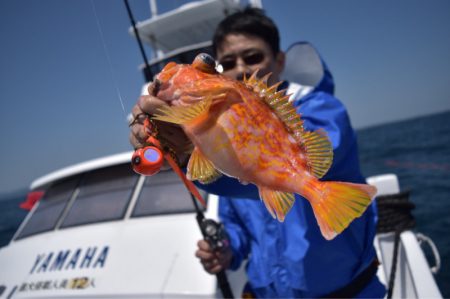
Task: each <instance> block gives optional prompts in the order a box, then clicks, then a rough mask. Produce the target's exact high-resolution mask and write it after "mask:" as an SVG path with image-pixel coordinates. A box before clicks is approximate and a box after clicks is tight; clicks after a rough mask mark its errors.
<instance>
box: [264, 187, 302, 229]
mask: <svg viewBox="0 0 450 299" xmlns="http://www.w3.org/2000/svg"><path fill="white" fill-rule="evenodd" d="M258 189H259V196H260V197H261V200H262V201H263V202H264V204H265V206H266V208H267V210H268V211H269V212H270V214H271V215H272V217H273V218H274V219H278V221H280V222H283V221H284V217H285V216H286V214H287V213H288V212H289V210H290V209H291V208H292V206H293V205H294V202H295V197H294V194H293V193H288V192H281V191H275V190H272V189H269V188H265V187H258Z"/></svg>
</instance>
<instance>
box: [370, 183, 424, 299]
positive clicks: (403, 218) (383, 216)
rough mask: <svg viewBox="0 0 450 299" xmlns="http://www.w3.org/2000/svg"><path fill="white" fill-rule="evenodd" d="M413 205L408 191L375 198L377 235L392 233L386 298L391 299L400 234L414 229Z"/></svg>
mask: <svg viewBox="0 0 450 299" xmlns="http://www.w3.org/2000/svg"><path fill="white" fill-rule="evenodd" d="M414 208H415V205H414V204H413V203H412V202H410V201H409V191H404V192H400V193H397V194H392V195H382V196H378V197H377V209H378V225H377V233H387V232H394V233H395V238H394V254H393V255H392V265H391V273H390V275H389V283H388V290H387V296H386V297H387V298H388V299H390V298H392V292H393V290H394V282H395V275H396V270H397V258H398V247H399V243H400V234H401V233H402V232H403V231H405V230H409V229H412V228H414V227H415V225H416V220H415V219H414V217H413V215H412V214H411V211H412V210H413V209H414Z"/></svg>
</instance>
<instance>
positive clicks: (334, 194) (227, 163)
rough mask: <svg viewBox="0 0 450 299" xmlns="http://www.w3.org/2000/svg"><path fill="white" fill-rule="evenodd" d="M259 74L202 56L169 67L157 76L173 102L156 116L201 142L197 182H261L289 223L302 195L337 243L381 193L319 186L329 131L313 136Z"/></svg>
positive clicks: (191, 169) (267, 199)
mask: <svg viewBox="0 0 450 299" xmlns="http://www.w3.org/2000/svg"><path fill="white" fill-rule="evenodd" d="M268 76H269V75H266V76H265V77H264V78H262V79H257V77H256V73H255V74H253V75H252V76H251V77H250V78H248V79H244V82H239V81H236V80H233V79H230V78H227V77H225V76H223V75H220V74H218V73H217V72H216V70H215V61H214V60H213V58H212V57H211V56H209V55H207V54H199V55H198V56H197V57H196V58H195V59H194V62H193V63H192V65H181V64H176V63H174V62H171V63H168V64H167V65H166V66H165V67H164V69H163V70H162V71H161V72H160V73H159V74H158V75H157V76H156V80H157V81H158V83H159V84H158V85H159V91H158V93H157V96H158V97H159V98H161V99H163V100H166V101H170V102H171V103H172V105H170V106H166V107H163V108H161V109H160V110H159V113H158V114H156V115H154V116H153V119H157V120H160V121H166V122H171V123H175V124H179V125H181V127H182V128H183V130H184V132H185V133H186V135H187V136H188V137H189V138H190V139H191V141H192V143H193V144H194V146H195V147H194V150H193V152H192V155H191V157H190V160H189V163H188V173H187V176H188V178H189V179H191V180H199V181H200V182H202V183H208V182H211V181H213V180H215V179H217V178H218V177H219V176H220V175H221V174H222V173H223V174H226V175H228V176H231V177H234V178H237V179H238V180H239V181H241V182H246V183H253V184H255V185H256V186H257V187H258V189H259V194H260V197H261V199H262V201H263V202H264V204H265V206H266V208H267V209H268V210H269V212H270V213H271V214H272V216H273V217H274V218H277V219H278V220H279V221H283V220H284V218H285V215H286V214H287V213H288V211H289V210H290V208H291V207H292V205H293V204H294V201H295V197H294V193H298V194H300V195H301V196H303V197H304V198H306V199H307V200H308V201H309V202H310V204H311V206H312V208H313V210H314V214H315V216H316V219H317V222H318V224H319V227H320V230H321V232H322V235H323V236H324V237H325V238H326V239H328V240H330V239H333V238H334V237H335V236H336V235H337V234H339V233H340V232H342V231H343V230H344V229H345V228H346V227H347V226H348V225H349V224H350V222H351V221H353V219H355V218H356V217H359V216H361V214H362V213H363V212H364V211H365V209H366V208H367V206H368V205H369V204H370V202H371V199H372V197H373V196H374V195H375V193H376V189H375V187H373V186H369V185H364V184H352V183H344V182H322V181H319V178H321V177H322V176H323V175H324V174H325V173H326V172H327V171H328V169H329V168H330V166H331V163H332V160H333V149H332V145H331V142H330V141H329V139H328V137H327V135H326V133H325V132H324V131H322V130H319V131H315V132H308V131H305V130H304V129H303V121H302V120H301V118H300V116H299V115H298V114H297V112H296V110H295V108H294V107H293V105H292V104H291V103H290V102H289V96H288V95H285V92H284V91H277V86H278V85H279V83H278V84H275V85H274V86H271V87H269V86H267V84H266V82H267V78H268Z"/></svg>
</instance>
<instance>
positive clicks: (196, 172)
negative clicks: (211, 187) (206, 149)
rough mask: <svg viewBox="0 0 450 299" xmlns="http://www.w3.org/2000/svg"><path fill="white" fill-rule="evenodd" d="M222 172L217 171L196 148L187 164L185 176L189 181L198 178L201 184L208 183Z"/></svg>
mask: <svg viewBox="0 0 450 299" xmlns="http://www.w3.org/2000/svg"><path fill="white" fill-rule="evenodd" d="M220 176H222V174H221V173H220V172H219V171H217V169H216V168H215V167H214V165H213V164H212V162H211V161H209V160H208V159H207V158H206V157H205V156H204V155H203V154H202V153H200V151H199V150H198V149H197V148H194V151H193V152H192V154H191V157H190V159H189V163H188V166H187V178H188V179H189V180H191V181H194V180H198V181H199V182H200V183H202V184H209V183H212V182H214V181H215V180H217V179H218V178H219V177H220Z"/></svg>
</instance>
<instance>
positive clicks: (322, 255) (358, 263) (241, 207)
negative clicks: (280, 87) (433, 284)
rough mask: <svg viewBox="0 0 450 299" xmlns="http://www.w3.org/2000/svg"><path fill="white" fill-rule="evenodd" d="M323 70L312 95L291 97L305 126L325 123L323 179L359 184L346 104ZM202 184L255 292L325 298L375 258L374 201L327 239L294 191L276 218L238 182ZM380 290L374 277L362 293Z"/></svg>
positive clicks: (381, 293) (250, 188) (312, 127)
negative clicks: (327, 162) (329, 156)
mask: <svg viewBox="0 0 450 299" xmlns="http://www.w3.org/2000/svg"><path fill="white" fill-rule="evenodd" d="M324 74H325V76H324V77H326V78H324V79H323V80H322V81H321V82H319V84H318V85H317V86H316V88H315V89H314V90H313V91H312V92H310V93H309V94H307V95H306V96H303V97H301V98H297V99H295V101H294V105H295V106H296V108H297V111H298V113H299V114H300V115H301V116H302V119H303V120H304V126H305V129H306V130H311V131H313V130H317V129H319V128H323V129H324V130H325V131H326V132H327V133H328V136H329V138H330V139H331V142H332V144H333V149H334V158H333V164H332V166H331V168H330V170H329V171H328V173H327V174H326V175H325V176H324V177H323V178H322V180H334V181H346V182H353V183H364V182H365V180H364V178H363V176H362V175H361V171H360V167H359V161H358V149H357V142H356V135H355V132H354V131H353V129H352V127H351V124H350V120H349V117H348V115H347V111H346V109H345V107H344V106H343V105H342V103H341V102H340V101H339V100H338V99H336V98H335V97H334V96H333V95H332V94H331V93H329V92H330V90H331V92H332V90H333V89H332V88H331V89H330V82H332V78H331V74H330V73H329V72H328V71H327V72H325V73H324ZM324 82H325V85H323V83H324ZM321 84H322V85H321ZM323 86H326V87H327V88H323ZM323 90H325V91H323ZM202 188H204V189H206V190H207V191H210V192H212V193H216V194H219V195H221V196H220V199H219V217H220V218H221V221H222V222H223V223H224V225H225V227H226V230H227V232H228V234H229V236H230V244H231V248H232V251H233V260H232V265H231V268H232V269H237V268H238V267H239V266H240V265H241V263H242V262H243V260H244V259H248V264H247V275H248V279H249V283H250V285H251V287H252V288H253V290H254V291H255V293H256V295H258V296H260V297H318V296H321V295H326V294H328V293H331V292H332V291H335V290H337V289H339V288H341V287H343V286H345V285H347V284H348V283H349V282H350V281H351V280H352V279H353V278H355V277H356V276H357V275H358V274H359V273H360V272H361V271H363V270H364V269H365V268H366V267H367V266H368V265H369V264H370V263H371V262H372V261H373V259H374V258H375V250H374V247H373V239H374V236H375V228H376V209H375V206H374V204H372V205H371V206H369V208H368V209H367V210H366V212H365V213H364V214H363V215H362V216H361V217H360V218H357V219H356V220H354V221H353V222H352V223H351V224H350V226H349V227H348V228H347V229H346V230H345V231H344V232H342V233H341V234H340V235H338V236H337V237H336V238H335V239H333V240H331V241H327V240H325V239H324V238H323V237H322V235H321V233H320V229H319V226H318V224H317V221H316V219H315V217H314V213H313V211H312V208H311V206H310V204H309V202H308V201H307V200H306V199H304V198H302V197H301V196H299V195H296V201H295V204H294V206H293V208H292V209H291V210H290V212H289V213H288V214H287V216H286V219H285V221H284V222H283V223H280V222H278V221H277V220H275V219H273V218H272V216H271V215H270V214H269V212H268V211H267V210H266V208H265V206H264V204H263V203H262V202H261V201H260V200H259V196H258V190H257V189H256V187H255V186H253V185H247V186H243V185H240V184H239V183H238V182H237V181H236V180H234V179H231V178H227V177H224V178H222V179H220V180H218V181H216V182H215V183H213V184H210V185H206V186H203V187H202ZM252 199H253V200H252ZM254 199H258V200H254ZM384 293H385V290H384V287H383V285H381V283H380V282H379V281H378V279H377V278H376V277H375V278H374V280H373V281H372V282H371V283H370V284H369V286H368V287H366V289H365V291H364V292H363V293H361V294H360V296H368V297H383V296H384Z"/></svg>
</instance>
